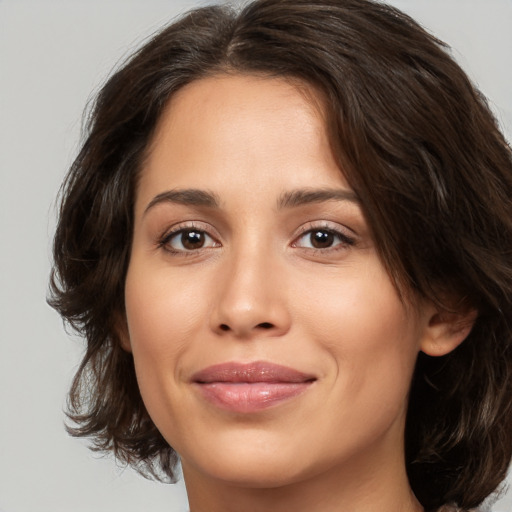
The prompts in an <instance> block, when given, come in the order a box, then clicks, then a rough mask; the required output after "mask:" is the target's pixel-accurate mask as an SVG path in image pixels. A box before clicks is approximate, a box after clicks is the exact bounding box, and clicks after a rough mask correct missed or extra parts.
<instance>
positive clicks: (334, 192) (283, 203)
mask: <svg viewBox="0 0 512 512" xmlns="http://www.w3.org/2000/svg"><path fill="white" fill-rule="evenodd" d="M326 201H350V202H353V203H356V204H359V203H360V201H359V198H358V197H357V195H356V194H355V192H352V191H351V190H346V189H332V188H325V189H299V190H292V191H290V192H285V193H284V194H282V195H281V197H280V198H279V200H278V202H277V207H278V209H283V208H295V207H297V206H302V205H306V204H311V203H324V202H326Z"/></svg>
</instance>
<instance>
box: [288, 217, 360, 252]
mask: <svg viewBox="0 0 512 512" xmlns="http://www.w3.org/2000/svg"><path fill="white" fill-rule="evenodd" d="M315 231H329V232H331V233H333V234H335V235H337V236H338V237H339V238H340V240H341V241H342V244H339V245H343V246H351V245H355V244H356V242H357V237H356V235H355V233H354V231H353V230H352V229H350V228H348V227H347V226H344V225H342V224H338V223H333V222H329V221H310V222H308V223H306V224H304V225H303V226H301V227H300V228H299V231H298V233H297V234H296V235H295V236H294V238H293V242H292V244H291V245H292V247H298V248H303V249H307V250H311V251H322V252H326V251H329V250H336V247H337V246H333V247H329V248H324V249H317V248H308V247H300V246H298V245H297V242H298V241H299V240H300V239H301V238H302V237H304V236H305V235H307V234H309V233H312V232H315Z"/></svg>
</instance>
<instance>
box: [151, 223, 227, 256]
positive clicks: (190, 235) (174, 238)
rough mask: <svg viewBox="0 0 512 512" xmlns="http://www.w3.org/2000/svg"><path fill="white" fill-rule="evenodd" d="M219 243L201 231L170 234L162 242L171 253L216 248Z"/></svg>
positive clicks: (181, 230)
mask: <svg viewBox="0 0 512 512" xmlns="http://www.w3.org/2000/svg"><path fill="white" fill-rule="evenodd" d="M217 245H218V244H217V242H216V241H215V240H214V239H213V238H212V237H211V236H210V235H208V234H207V233H206V232H205V231H202V230H200V229H194V228H189V229H180V230H178V231H175V232H173V233H170V234H169V235H167V236H166V237H165V239H164V240H162V242H161V246H163V247H164V248H166V249H167V250H168V251H170V252H190V251H197V250H199V249H204V248H209V247H216V246H217Z"/></svg>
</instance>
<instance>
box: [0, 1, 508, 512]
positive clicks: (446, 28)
mask: <svg viewBox="0 0 512 512" xmlns="http://www.w3.org/2000/svg"><path fill="white" fill-rule="evenodd" d="M393 3H394V4H396V5H397V6H398V7H400V8H402V9H404V10H405V11H406V12H409V13H410V14H412V15H413V16H414V17H416V18H417V19H418V20H419V21H420V22H421V23H422V24H424V25H425V26H426V27H428V28H429V29H430V30H431V31H433V32H434V33H435V34H436V35H437V36H438V37H440V38H441V39H444V40H445V41H447V42H448V43H449V44H450V45H452V47H453V48H454V50H453V51H454V55H455V57H456V58H457V59H458V60H459V62H460V63H461V64H462V66H463V67H464V68H465V69H466V71H467V72H468V73H469V74H470V76H471V77H472V78H473V80H474V81H475V82H476V83H477V84H478V85H479V87H480V88H481V89H482V91H483V92H484V93H485V94H486V95H487V96H488V98H489V100H490V102H491V105H492V107H493V109H494V111H495V113H496V115H497V116H498V119H499V121H500V123H501V124H502V127H503V129H504V131H505V132H506V134H507V136H508V139H509V140H511V139H512V66H511V63H512V30H511V25H512V0H477V1H474V0H473V1H471V0H401V1H399V0H395V1H393ZM192 5H200V2H197V1H194V2H192V1H191V0H183V1H181V2H180V1H172V0H166V1H163V0H117V1H113V0H110V1H108V0H101V1H100V0H88V1H81V0H61V1H57V0H0V172H1V186H0V212H1V213H0V215H1V217H0V220H1V224H0V240H1V250H0V272H1V274H0V275H1V281H0V314H1V319H0V411H1V419H0V510H2V511H3V512H146V511H148V512H164V511H165V512H184V511H186V510H187V501H186V495H185V491H184V487H183V485H182V484H178V485H175V486H169V485H164V484H158V483H154V482H149V481H146V480H144V479H143V478H142V477H139V476H138V475H137V474H136V473H134V472H133V471H132V470H130V469H123V468H120V467H118V466H117V465H116V463H115V462H114V461H113V460H112V459H108V458H107V459H104V458H100V457H98V456H97V455H94V454H92V453H91V452H90V451H89V450H88V449H87V448H86V443H85V442H83V441H79V440H76V439H72V438H70V437H68V436H67V434H66V433H65V432H64V429H63V420H64V415H63V412H62V411H63V406H64V403H65V394H66V390H67V388H68V386H69V383H70V380H71V378H72V375H73V372H74V370H75V369H76V366H77V364H78V361H79V358H80V354H81V350H82V344H81V341H80V340H78V339H76V338H73V337H70V336H68V335H67V334H66V333H65V332H64V330H63V328H62V324H61V321H60V319H59V318H58V316H57V314H56V313H55V312H53V311H52V310H51V309H50V308H49V307H48V306H47V305H46V303H45V297H46V287H47V280H48V273H49V269H50V249H49V248H50V243H51V242H50V240H51V236H52V233H53V230H54V225H55V211H54V200H55V196H56V194H57V191H58V188H59V184H60V182H61V180H62V178H63V176H64V174H65V172H66V169H67V167H68V166H69V164H70V163H71V161H72V159H73V156H74V155H75V154H76V152H77V148H78V142H79V137H80V127H81V115H82V111H83V109H84V107H85V105H86V103H87V101H88V100H89V99H90V98H91V97H92V94H93V92H94V91H95V90H97V89H98V87H99V86H100V84H101V83H102V82H103V81H104V79H105V77H106V76H107V74H108V73H109V71H110V69H111V68H112V67H113V66H114V65H115V64H116V63H117V62H118V61H119V60H120V59H121V58H123V57H125V56H126V55H128V54H129V53H130V52H131V51H132V50H133V49H134V48H136V47H137V46H138V45H139V44H140V43H141V42H142V41H143V40H144V38H146V37H147V36H148V35H150V34H151V33H153V32H154V31H155V30H157V29H158V28H159V27H161V26H162V25H163V24H165V23H166V22H168V21H169V20H170V19H172V18H174V17H175V16H176V15H178V14H179V13H182V12H184V11H185V10H187V9H188V8H190V7H191V6H192ZM511 428H512V426H511ZM511 494H512V491H511ZM510 510H512V496H511V495H509V496H506V495H505V496H504V497H503V498H502V499H501V500H500V501H498V502H497V503H496V504H495V505H494V507H493V511H495V512H509V511H510Z"/></svg>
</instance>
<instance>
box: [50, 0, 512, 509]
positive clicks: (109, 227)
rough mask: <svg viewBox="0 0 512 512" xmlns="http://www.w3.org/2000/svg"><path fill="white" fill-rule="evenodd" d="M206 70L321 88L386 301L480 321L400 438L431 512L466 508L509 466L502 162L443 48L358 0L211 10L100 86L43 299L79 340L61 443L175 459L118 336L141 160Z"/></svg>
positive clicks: (430, 368)
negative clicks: (390, 294)
mask: <svg viewBox="0 0 512 512" xmlns="http://www.w3.org/2000/svg"><path fill="white" fill-rule="evenodd" d="M215 73H259V74H261V73H263V74H265V75H268V76H284V77H290V78H294V79H299V80H301V81H303V82H305V83H307V84H310V85H311V86H313V87H315V88H317V89H319V90H320V91H322V93H323V95H324V96H325V100H326V104H327V117H328V120H327V123H328V128H329V130H330V134H331V143H332V147H333V151H334V152H335V154H336V156H337V158H338V159H339V163H340V168H342V169H343V171H344V174H345V175H346V178H347V179H348V181H349V183H350V184H351V186H352V187H353V189H354V190H355V192H356V193H357V194H358V196H359V197H360V198H361V200H362V204H363V209H364V212H365V215H366V217H367V219H368V222H369V224H370V226H371V228H372V230H373V233H374V237H375V243H376V246H377V248H378V251H379V254H380V257H381V259H382V261H383V262H384V264H385V265H386V267H387V269H388V271H389V273H390V276H391V277H392V279H393V280H394V281H395V283H396V286H397V289H399V290H400V291H401V293H402V292H403V296H404V297H406V296H407V295H408V296H409V297H410V296H421V297H426V298H429V299H431V300H434V301H435V302H436V303H437V304H443V300H444V299H446V298H447V297H449V298H450V300H449V301H447V304H445V307H446V308H452V309H458V308H460V307H464V308H475V309H477V310H478V312H479V315H478V318H477V320H476V323H475V325H474V328H473V330H472V332H471V333H470V335H469V336H468V337H467V339H466V340H465V341H464V342H463V343H462V345H461V346H460V347H459V348H458V349H456V350H455V351H454V352H452V353H451V354H449V355H447V356H445V357H440V358H430V357H428V356H425V355H424V354H420V356H419V359H418V362H417V367H416V370H415V374H414V378H413V382H412V387H411V392H410V404H409V410H408V417H407V425H406V439H405V443H406V459H407V460H406V464H407V471H408V475H409V479H410V483H411V486H412V489H413V491H414V492H415V493H416V495H417V497H418V499H419V500H420V502H421V503H422V505H423V506H424V507H425V509H426V510H435V509H437V508H438V507H440V506H442V505H445V504H453V505H456V506H458V507H460V508H461V509H463V510H467V509H469V508H472V507H474V506H477V505H478V504H479V503H480V502H481V501H482V500H483V499H484V498H485V497H487V496H488V495H489V494H490V493H491V492H492V491H493V490H494V489H495V488H496V487H497V486H498V484H499V483H500V482H501V481H502V480H503V478H504V477H505V475H506V471H507V467H508V464H509V462H510V459H511V456H512V428H511V425H512V393H511V391H512V349H511V341H512V329H511V319H512V201H511V199H510V198H511V197H512V153H511V150H510V147H509V146H508V145H507V143H506V142H505V140H504V138H503V136H502V135H501V133H500V131H499V130H498V128H497V126H496V123H495V120H494V118H493V116H492V114H491V113H490V111H489V109H488V107H487V105H486V102H485V99H484V98H483V97H482V96H481V95H480V93H479V92H478V91H477V90H476V89H475V88H474V87H473V86H472V84H471V83H470V82H469V80H468V78H467V77H466V75H465V74H464V73H463V71H462V70H461V69H460V68H459V66H458V65H457V64H456V63H455V62H454V61H453V59H452V58H451V57H450V56H449V54H448V51H447V48H446V46H445V45H444V44H443V43H442V42H440V41H438V40H437V39H435V38H434V37H433V36H431V35H430V34H428V33H427V32H425V31H424V30H423V29H422V28H421V27H420V26H419V25H418V24H416V23H415V22H414V21H413V20H411V19H410V18H409V17H408V16H406V15H404V14H403V13H401V12H399V11H398V10H396V9H394V8H392V7H389V6H386V5H384V4H381V3H377V2H372V1H369V0H257V1H256V2H253V3H251V4H249V5H247V6H246V7H245V8H243V9H242V10H241V11H240V12H235V11H233V10H232V9H230V8H228V7H218V6H217V7H204V8H201V9H198V10H195V11H192V12H190V13H189V14H188V15H186V16H185V17H183V18H182V19H180V20H179V21H177V22H175V23H173V24H172V25H170V26H168V27H167V28H165V29H164V30H163V31H162V32H160V33H159V34H157V35H156V36H155V37H154V38H153V39H152V40H151V41H149V42H148V43H147V44H146V45H145V46H143V47H142V48H141V49H140V50H139V51H138V52H136V53H135V55H133V56H132V57H131V58H130V59H129V60H128V61H127V63H125V65H124V66H123V67H121V69H119V70H118V71H117V72H116V73H115V74H114V75H113V76H112V77H111V78H110V79H109V80H108V82H107V83H106V85H105V86H104V87H103V89H102V90H101V92H100V93H99V95H98V97H97V100H96V103H95V106H94V109H93V111H92V114H91V117H90V120H89V124H88V131H87V134H86V138H85V142H84V143H83V147H82V149H81V151H80V153H79V155H78V157H77V158H76V160H75V162H74V163H73V165H72V167H71V169H70V171H69V174H68V176H67V178H66V181H65V183H64V186H63V190H62V203H61V208H60V218H59V223H58V227H57V231H56V235H55V240H54V260H55V266H54V271H53V274H52V279H51V285H50V286H51V296H50V299H49V302H50V304H51V305H52V306H53V307H54V308H56V309H57V310H58V311H59V312H60V313H61V315H62V316H63V317H64V318H65V319H66V320H67V321H68V322H69V323H70V324H71V326H72V327H73V328H75V329H76V330H77V331H78V332H79V333H81V334H82V335H83V336H84V337H85V339H86V340H87V351H86V353H85V356H84V358H83V361H82V364H81V366H80V368H79V370H78V372H77V374H76V376H75V379H74V382H73V385H72V389H71V392H70V401H69V412H68V414H69V417H70V418H71V419H72V420H73V421H74V422H75V426H74V427H73V428H70V429H69V430H70V431H71V432H72V433H73V434H74V435H77V436H90V437H92V438H93V440H94V447H95V448H96V449H99V450H112V451H113V452H114V453H115V455H116V456H117V457H118V458H119V459H121V460H123V461H125V462H128V463H130V464H132V465H134V466H136V467H138V469H139V470H140V471H141V472H143V473H146V474H147V473H150V474H152V475H153V476H155V477H158V478H162V479H163V478H164V477H165V476H168V477H170V478H171V479H172V478H173V469H174V466H175V463H176V460H177V457H176V454H175V452H174V450H173V449H172V447H170V446H169V445H168V444H167V443H166V441H165V440H164V439H163V437H162V436H161V435H160V433H159V432H158V431H157V429H156V427H155V426H154V424H153V422H152V421H151V419H150V418H149V416H148V414H147V412H146V409H145V407H144V404H143V402H142V399H141V396H140V394H139V391H138V387H137V382H136V378H135V372H134V366H133V360H132V356H131V354H129V353H127V352H125V351H123V350H122V348H121V346H120V342H119V339H118V336H117V334H116V326H118V325H119V322H120V321H122V318H123V315H124V280H125V275H126V270H127V266H128V259H129V253H130V240H131V233H132V224H133V202H134V194H135V190H136V182H137V174H138V171H139V169H140V164H141V161H142V159H143V157H144V151H145V149H146V147H147V145H148V141H149V140H150V138H151V135H152V132H153V130H154V128H155V125H156V123H157V121H158V119H159V116H160V115H161V113H162V110H163V108H164V106H165V105H166V103H167V102H168V100H169V98H170V97H171V96H172V94H173V93H175V92H176V91H177V90H178V89H179V88H180V87H182V86H183V85H185V84H187V83H189V82H191V81H193V80H196V79H198V78H200V77H204V76H206V75H211V74H215ZM454 304H455V305H454Z"/></svg>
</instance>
